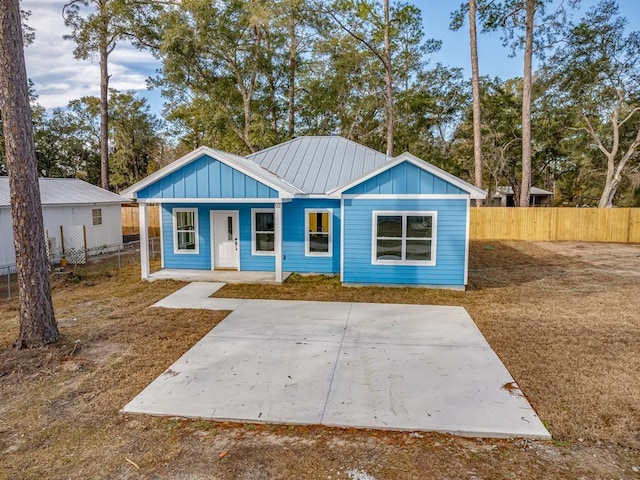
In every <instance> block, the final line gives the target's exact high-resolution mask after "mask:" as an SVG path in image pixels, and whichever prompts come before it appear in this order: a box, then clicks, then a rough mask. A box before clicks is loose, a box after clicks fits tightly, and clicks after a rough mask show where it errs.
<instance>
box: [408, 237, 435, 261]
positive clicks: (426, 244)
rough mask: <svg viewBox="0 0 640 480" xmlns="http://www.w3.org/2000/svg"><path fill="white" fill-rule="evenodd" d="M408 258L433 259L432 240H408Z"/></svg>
mask: <svg viewBox="0 0 640 480" xmlns="http://www.w3.org/2000/svg"><path fill="white" fill-rule="evenodd" d="M406 259H407V260H421V261H429V260H431V240H407V258H406Z"/></svg>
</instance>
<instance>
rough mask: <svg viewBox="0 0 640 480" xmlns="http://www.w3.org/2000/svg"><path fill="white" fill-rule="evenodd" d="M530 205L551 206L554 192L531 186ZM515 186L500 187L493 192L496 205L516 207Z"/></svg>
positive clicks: (494, 204)
mask: <svg viewBox="0 0 640 480" xmlns="http://www.w3.org/2000/svg"><path fill="white" fill-rule="evenodd" d="M529 195H530V197H529V205H530V206H532V207H550V206H551V204H552V203H553V192H550V191H549V190H544V189H542V188H538V187H531V191H530V192H529ZM514 197H515V195H514V193H513V187H498V190H497V191H496V192H495V193H494V194H493V206H494V207H515V206H516V205H515V199H514Z"/></svg>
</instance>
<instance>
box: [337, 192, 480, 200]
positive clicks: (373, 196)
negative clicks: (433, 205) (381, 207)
mask: <svg viewBox="0 0 640 480" xmlns="http://www.w3.org/2000/svg"><path fill="white" fill-rule="evenodd" d="M342 198H344V199H346V200H468V199H469V195H468V194H466V193H453V194H451V195H447V194H445V193H407V194H394V193H380V194H377V193H347V194H343V195H342Z"/></svg>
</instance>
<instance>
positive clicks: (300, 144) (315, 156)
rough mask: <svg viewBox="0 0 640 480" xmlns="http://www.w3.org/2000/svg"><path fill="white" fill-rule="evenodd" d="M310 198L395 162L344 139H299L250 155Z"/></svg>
mask: <svg viewBox="0 0 640 480" xmlns="http://www.w3.org/2000/svg"><path fill="white" fill-rule="evenodd" d="M247 158H249V159H251V160H253V161H254V162H256V163H257V164H258V165H261V166H262V167H263V168H265V169H267V170H269V171H270V172H273V173H274V174H276V175H277V176H279V177H280V178H282V179H283V180H285V181H286V182H288V183H290V184H291V185H294V186H295V187H297V188H299V189H300V190H302V191H303V192H304V193H306V194H324V193H327V192H329V191H331V190H333V189H335V188H338V187H340V186H342V185H346V184H348V183H350V182H352V181H354V180H356V179H358V178H360V177H362V176H363V175H365V174H366V173H368V172H371V171H372V170H375V169H377V168H379V167H381V166H382V165H384V164H385V163H387V162H390V161H392V160H393V158H391V157H388V156H387V155H385V154H383V153H380V152H376V151H375V150H372V149H371V148H369V147H365V146H364V145H360V144H358V143H355V142H352V141H351V140H347V139H346V138H342V137H299V138H295V139H293V140H290V141H288V142H285V143H282V144H280V145H276V146H274V147H271V148H267V149H266V150H262V151H260V152H256V153H253V154H251V155H248V156H247Z"/></svg>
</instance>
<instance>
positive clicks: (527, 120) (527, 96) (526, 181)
mask: <svg viewBox="0 0 640 480" xmlns="http://www.w3.org/2000/svg"><path fill="white" fill-rule="evenodd" d="M535 13H536V0H527V12H526V25H525V45H524V75H523V78H522V182H520V206H521V207H528V206H529V196H530V192H531V85H532V82H533V79H532V68H531V63H532V59H533V18H534V16H535Z"/></svg>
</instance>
